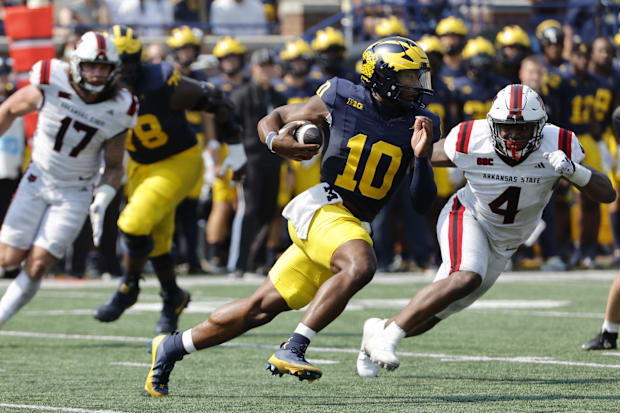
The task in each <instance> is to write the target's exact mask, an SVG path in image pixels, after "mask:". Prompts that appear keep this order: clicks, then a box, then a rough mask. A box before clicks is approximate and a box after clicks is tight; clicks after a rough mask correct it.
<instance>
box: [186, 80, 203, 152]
mask: <svg viewBox="0 0 620 413" xmlns="http://www.w3.org/2000/svg"><path fill="white" fill-rule="evenodd" d="M187 77H189V78H190V79H194V80H199V81H203V82H204V81H207V74H206V73H205V72H203V71H202V70H190V72H189V73H188V74H187ZM185 117H186V118H187V121H188V122H189V126H190V127H191V128H192V130H193V131H194V133H195V134H196V138H197V139H198V141H200V142H201V143H202V142H203V141H204V136H203V126H202V115H201V113H200V111H194V110H188V111H187V112H185Z"/></svg>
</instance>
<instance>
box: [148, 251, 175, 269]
mask: <svg viewBox="0 0 620 413" xmlns="http://www.w3.org/2000/svg"><path fill="white" fill-rule="evenodd" d="M151 264H152V265H153V269H154V270H155V272H156V273H157V272H160V271H166V270H169V269H172V268H174V259H173V258H172V254H162V255H158V256H157V257H153V258H151Z"/></svg>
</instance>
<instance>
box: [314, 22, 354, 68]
mask: <svg viewBox="0 0 620 413" xmlns="http://www.w3.org/2000/svg"><path fill="white" fill-rule="evenodd" d="M312 50H314V53H315V54H316V58H317V62H318V63H319V66H321V69H323V70H324V71H325V72H328V73H336V72H338V70H340V67H341V65H342V62H343V60H344V58H345V57H346V49H345V44H344V35H343V34H342V32H341V31H340V30H337V29H334V28H333V27H326V28H325V29H322V30H317V32H316V35H315V36H314V39H313V40H312Z"/></svg>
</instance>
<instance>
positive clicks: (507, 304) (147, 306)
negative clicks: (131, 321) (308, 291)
mask: <svg viewBox="0 0 620 413" xmlns="http://www.w3.org/2000/svg"><path fill="white" fill-rule="evenodd" d="M231 300H232V299H231V298H227V297H224V298H215V297H211V300H206V299H203V300H201V301H192V302H191V303H190V304H189V306H188V307H187V309H186V310H185V311H184V312H185V313H186V314H208V313H211V312H212V311H214V310H215V309H216V308H217V307H219V306H220V305H222V304H226V303H228V302H229V301H231ZM409 300H410V299H409V298H391V299H388V300H386V299H359V300H358V299H353V300H351V302H349V303H348V304H347V307H346V309H345V310H346V311H361V310H369V309H372V310H377V309H379V310H381V309H401V308H402V307H404V306H406V305H407V303H408V302H409ZM569 304H570V301H562V300H520V299H515V300H480V301H478V302H475V303H474V304H473V305H472V306H471V307H470V308H469V309H471V310H477V311H488V310H492V311H493V312H495V313H497V312H499V311H506V313H507V314H510V313H511V310H516V311H515V313H519V312H523V310H524V309H532V310H533V309H536V310H541V309H546V308H558V307H565V306H567V305H569ZM302 310H303V309H302ZM94 311H95V310H94V309H71V310H28V311H25V312H24V314H28V315H35V316H66V315H90V314H93V313H94ZM160 311H161V302H138V303H136V304H135V305H134V306H132V307H131V308H130V309H128V310H127V314H136V313H140V312H160ZM525 312H526V313H527V315H541V316H545V317H569V316H570V315H571V314H573V313H557V314H555V313H552V312H544V311H543V312H540V313H539V314H530V313H531V311H525ZM577 316H578V317H579V318H583V317H581V316H579V315H577ZM600 317H601V315H600V314H588V315H587V317H586V318H600Z"/></svg>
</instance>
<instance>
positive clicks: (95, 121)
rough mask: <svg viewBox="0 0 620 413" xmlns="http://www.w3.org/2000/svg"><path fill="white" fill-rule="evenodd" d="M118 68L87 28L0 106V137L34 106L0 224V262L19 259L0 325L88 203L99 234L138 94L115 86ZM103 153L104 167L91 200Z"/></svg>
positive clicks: (1, 303) (56, 254)
mask: <svg viewBox="0 0 620 413" xmlns="http://www.w3.org/2000/svg"><path fill="white" fill-rule="evenodd" d="M119 70H120V60H119V56H118V52H117V50H116V47H115V46H114V43H113V42H112V41H111V40H109V39H108V38H107V37H105V36H104V35H102V34H100V33H96V32H88V33H86V34H84V35H83V36H82V37H81V38H80V40H79V42H78V43H77V46H76V49H75V50H74V51H73V54H72V56H71V60H70V63H65V62H62V61H60V60H55V59H52V60H45V61H40V62H38V63H36V64H35V65H34V66H33V68H32V71H31V73H30V85H28V86H25V87H23V88H22V89H20V90H19V91H17V92H16V93H15V94H13V95H12V96H11V97H9V98H8V99H7V100H6V101H4V102H3V103H2V105H0V136H1V135H2V134H3V133H4V132H5V131H6V130H7V129H8V128H9V127H10V126H11V124H12V123H13V121H14V120H15V119H16V118H17V117H19V116H23V115H25V114H27V113H30V112H33V111H34V110H37V109H38V110H39V117H38V121H37V128H36V131H35V134H34V138H33V152H32V161H31V163H30V165H29V166H28V169H27V170H26V172H25V174H24V177H23V178H22V180H21V182H20V184H19V187H18V189H17V193H16V194H15V197H14V198H13V201H12V203H11V206H10V207H9V210H8V213H7V215H6V217H5V220H4V222H3V224H2V227H1V229H0V266H1V267H3V268H5V269H10V268H16V267H18V266H19V265H21V263H22V262H23V261H25V264H24V266H23V268H22V269H21V272H20V273H19V275H18V276H17V278H16V279H15V280H14V281H13V282H12V283H11V284H10V285H9V287H8V289H7V290H6V292H5V293H4V296H3V297H2V299H0V327H1V326H2V325H3V324H4V323H5V322H6V321H7V320H8V319H9V318H10V317H11V316H12V315H13V314H15V313H16V312H17V311H18V310H19V309H20V308H21V307H22V306H23V305H24V304H26V303H27V302H28V301H30V299H31V298H32V297H33V296H34V295H35V294H36V292H37V290H38V289H39V284H40V282H41V278H42V277H43V276H44V275H45V274H46V273H47V271H48V270H49V269H50V267H51V266H52V265H53V264H54V262H56V261H57V260H58V259H60V258H62V257H63V255H64V254H65V250H66V248H67V246H68V245H70V244H71V243H72V242H73V240H74V239H75V238H76V237H77V235H78V234H79V232H80V230H81V228H82V226H83V225H84V222H85V220H86V217H87V215H88V214H89V205H90V214H91V221H92V224H93V239H94V241H95V243H97V242H98V237H100V236H101V230H102V225H103V214H104V212H105V209H106V207H107V205H108V204H109V203H110V201H111V200H112V198H113V197H114V194H115V193H116V189H117V188H118V186H119V184H120V180H121V178H122V175H123V167H122V159H123V153H124V148H125V138H126V135H127V130H128V129H130V128H132V127H133V126H134V125H135V124H136V113H137V105H138V101H137V99H136V98H135V97H134V96H133V95H132V94H131V93H129V92H128V91H127V90H126V89H120V88H119V87H118V86H117V85H116V78H117V75H118V73H119ZM102 159H103V160H104V162H105V170H104V172H103V175H102V177H101V179H100V183H99V185H98V186H97V188H96V189H95V191H94V199H93V186H94V180H95V178H96V176H97V173H98V171H99V168H100V164H101V161H102ZM91 201H92V204H91Z"/></svg>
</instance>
